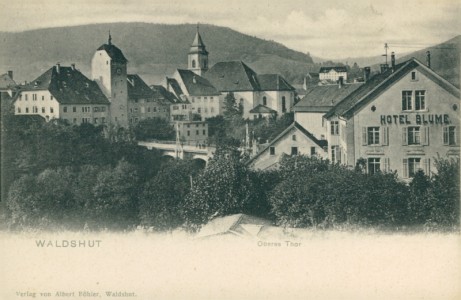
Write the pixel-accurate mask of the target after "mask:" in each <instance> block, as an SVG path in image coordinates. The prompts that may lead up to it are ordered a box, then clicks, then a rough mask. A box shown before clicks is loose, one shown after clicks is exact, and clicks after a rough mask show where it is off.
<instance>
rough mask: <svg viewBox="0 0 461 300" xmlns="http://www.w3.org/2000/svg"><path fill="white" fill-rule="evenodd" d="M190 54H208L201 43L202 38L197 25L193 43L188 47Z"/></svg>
mask: <svg viewBox="0 0 461 300" xmlns="http://www.w3.org/2000/svg"><path fill="white" fill-rule="evenodd" d="M192 53H200V54H208V51H206V49H205V44H204V43H203V40H202V37H201V36H200V32H199V29H198V25H197V33H196V34H195V38H194V41H193V42H192V45H190V50H189V54H192Z"/></svg>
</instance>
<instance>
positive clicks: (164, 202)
mask: <svg viewBox="0 0 461 300" xmlns="http://www.w3.org/2000/svg"><path fill="white" fill-rule="evenodd" d="M200 171H201V168H200V167H198V165H197V164H196V163H195V162H194V161H188V160H174V161H172V162H170V163H168V164H165V165H164V166H163V168H162V169H161V170H160V172H159V173H158V174H157V176H155V178H153V179H151V180H150V181H148V182H146V183H145V184H144V188H143V192H142V194H141V196H140V210H139V217H140V221H141V225H143V226H152V227H154V228H155V229H157V230H171V229H174V228H176V227H178V226H180V225H182V224H183V222H184V220H183V218H182V215H181V213H180V211H181V208H182V207H183V205H184V199H185V197H186V195H187V194H188V193H189V192H190V189H191V184H192V181H193V180H194V178H195V177H196V176H197V174H198V173H199V172H200Z"/></svg>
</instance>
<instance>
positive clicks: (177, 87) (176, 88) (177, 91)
mask: <svg viewBox="0 0 461 300" xmlns="http://www.w3.org/2000/svg"><path fill="white" fill-rule="evenodd" d="M166 85H167V86H171V88H172V89H173V93H174V94H175V95H176V97H177V98H178V99H179V97H180V96H181V95H184V92H183V91H182V88H181V86H180V85H179V83H178V81H177V80H176V79H174V78H169V77H167V78H166Z"/></svg>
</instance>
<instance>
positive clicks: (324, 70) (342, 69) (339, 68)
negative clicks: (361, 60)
mask: <svg viewBox="0 0 461 300" xmlns="http://www.w3.org/2000/svg"><path fill="white" fill-rule="evenodd" d="M331 70H335V71H336V72H338V73H339V72H347V68H346V67H342V66H335V67H321V68H320V71H319V73H328V72H330V71H331Z"/></svg>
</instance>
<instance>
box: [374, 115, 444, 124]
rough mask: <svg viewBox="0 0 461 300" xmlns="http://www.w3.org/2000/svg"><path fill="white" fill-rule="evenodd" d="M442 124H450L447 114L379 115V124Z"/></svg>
mask: <svg viewBox="0 0 461 300" xmlns="http://www.w3.org/2000/svg"><path fill="white" fill-rule="evenodd" d="M390 124H396V125H399V124H400V125H411V124H414V125H443V124H450V119H449V118H448V115H447V114H444V115H433V114H416V115H381V125H390Z"/></svg>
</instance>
